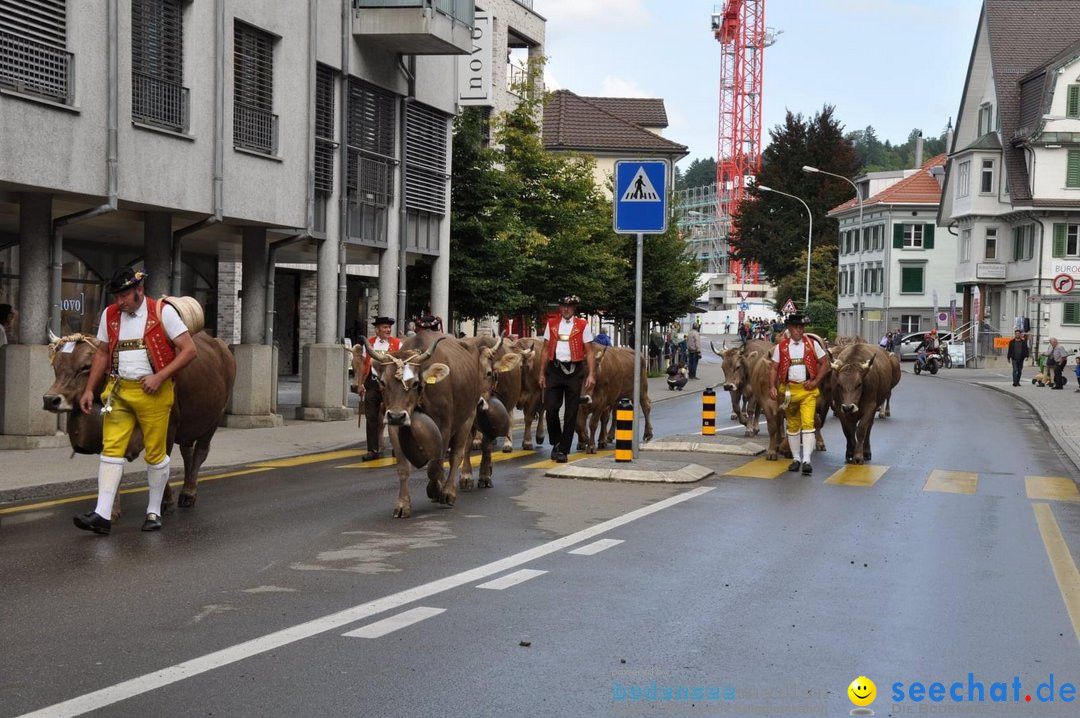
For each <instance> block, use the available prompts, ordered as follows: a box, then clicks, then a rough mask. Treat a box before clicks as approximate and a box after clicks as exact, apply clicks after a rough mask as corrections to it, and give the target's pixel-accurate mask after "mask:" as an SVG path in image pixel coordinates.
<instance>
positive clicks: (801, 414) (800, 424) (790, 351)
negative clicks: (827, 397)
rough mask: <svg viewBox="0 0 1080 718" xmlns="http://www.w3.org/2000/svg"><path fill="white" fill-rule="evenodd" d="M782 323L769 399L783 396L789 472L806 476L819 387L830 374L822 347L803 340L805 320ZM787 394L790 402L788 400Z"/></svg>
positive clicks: (795, 316)
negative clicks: (784, 330)
mask: <svg viewBox="0 0 1080 718" xmlns="http://www.w3.org/2000/svg"><path fill="white" fill-rule="evenodd" d="M785 323H786V324H787V333H788V336H786V337H783V338H781V339H780V343H779V344H777V345H776V347H775V348H774V349H773V353H772V368H771V369H770V370H769V380H770V381H769V396H770V397H771V398H772V399H773V400H776V399H777V397H779V396H780V395H784V396H785V400H786V401H787V407H786V408H785V410H784V413H785V414H786V416H787V433H788V443H789V444H791V455H792V457H793V459H794V460H793V461H792V462H791V465H790V466H788V471H798V470H799V469H800V468H801V469H802V475H803V476H809V475H810V474H812V473H813V472H814V469H813V467H811V466H810V455H811V454H812V453H813V451H814V412H815V410H816V409H817V399H818V397H819V396H820V395H821V390H820V389H818V385H820V384H821V380H822V379H823V378H824V376H825V374H826V373H827V372H828V371H829V362H828V361H826V359H825V358H826V353H825V349H824V348H823V347H821V346H820V345H818V343H817V342H815V341H813V340H811V339H805V338H804V332H805V330H806V319H805V318H804V317H803V316H802V315H801V314H792V315H791V316H789V317H788V318H787V321H786V322H785ZM789 392H790V400H787V395H788V393H789ZM800 449H801V451H800Z"/></svg>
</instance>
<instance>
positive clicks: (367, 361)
mask: <svg viewBox="0 0 1080 718" xmlns="http://www.w3.org/2000/svg"><path fill="white" fill-rule="evenodd" d="M372 323H373V324H374V325H375V336H373V337H371V340H370V343H371V347H372V348H373V349H378V350H379V351H382V352H396V351H397V350H398V349H400V348H401V340H400V339H398V338H397V337H395V336H392V335H391V334H390V330H391V328H392V327H393V326H394V320H393V319H391V318H390V317H375V320H374V321H373V322H372ZM360 374H361V375H362V376H363V382H362V383H361V385H360V387H359V394H360V401H361V402H363V405H364V423H365V425H366V426H365V433H366V434H367V453H366V454H364V455H363V456H361V457H360V460H361V461H372V460H374V459H378V458H379V457H381V456H382V435H383V429H384V428H385V427H384V419H383V417H384V415H385V413H386V410H385V409H384V408H383V397H382V389H381V388H380V387H379V375H378V372H377V371H376V370H375V368H374V367H373V366H372V361H371V353H370V352H366V351H365V352H364V366H363V368H362V369H361V370H360Z"/></svg>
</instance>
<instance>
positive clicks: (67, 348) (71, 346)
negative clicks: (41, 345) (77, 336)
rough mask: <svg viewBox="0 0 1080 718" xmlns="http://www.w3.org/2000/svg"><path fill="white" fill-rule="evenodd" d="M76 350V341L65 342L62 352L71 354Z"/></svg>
mask: <svg viewBox="0 0 1080 718" xmlns="http://www.w3.org/2000/svg"><path fill="white" fill-rule="evenodd" d="M73 351H75V342H64V348H63V349H61V350H60V353H61V354H70V353H71V352H73Z"/></svg>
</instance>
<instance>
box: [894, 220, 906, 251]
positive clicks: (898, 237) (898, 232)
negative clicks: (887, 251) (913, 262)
mask: <svg viewBox="0 0 1080 718" xmlns="http://www.w3.org/2000/svg"><path fill="white" fill-rule="evenodd" d="M892 246H893V248H895V249H903V248H904V225H902V224H894V225H893V228H892Z"/></svg>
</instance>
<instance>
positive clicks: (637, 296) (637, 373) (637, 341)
mask: <svg viewBox="0 0 1080 718" xmlns="http://www.w3.org/2000/svg"><path fill="white" fill-rule="evenodd" d="M644 247H645V235H644V234H642V233H641V232H638V235H637V262H636V263H635V267H634V443H633V452H634V458H637V454H638V427H639V426H640V424H639V423H638V415H639V414H640V413H641V356H642V352H641V348H642V338H643V337H642V333H641V263H642V255H643V254H644Z"/></svg>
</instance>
